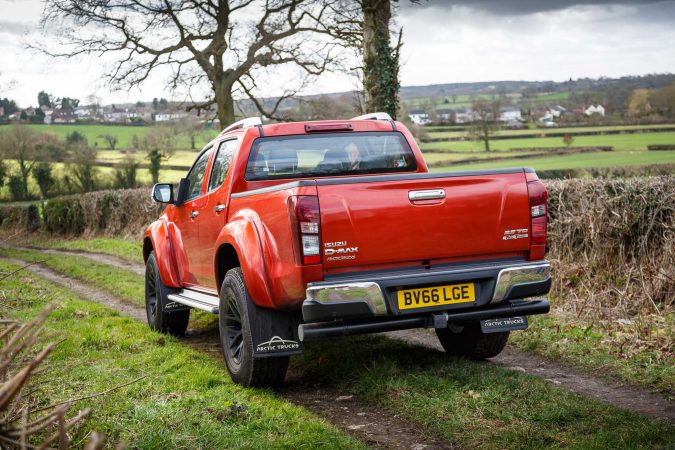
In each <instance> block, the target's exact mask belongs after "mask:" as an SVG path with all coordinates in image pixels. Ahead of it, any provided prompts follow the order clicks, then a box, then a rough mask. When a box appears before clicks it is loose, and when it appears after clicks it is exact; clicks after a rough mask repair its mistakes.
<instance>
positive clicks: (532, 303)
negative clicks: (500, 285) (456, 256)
mask: <svg viewBox="0 0 675 450" xmlns="http://www.w3.org/2000/svg"><path fill="white" fill-rule="evenodd" d="M549 309H550V304H549V302H548V300H545V299H538V300H529V301H518V302H510V301H506V302H503V303H502V304H500V305H496V306H489V307H487V308H480V309H474V310H467V311H461V312H455V313H453V314H447V316H445V315H444V317H443V319H444V320H443V323H444V325H443V327H445V326H447V325H448V324H456V325H462V324H465V323H468V322H474V321H477V320H486V319H499V318H506V317H516V316H530V315H534V314H545V313H547V312H548V311H549ZM437 315H438V314H425V315H421V316H416V317H401V318H395V319H392V318H389V319H375V320H367V321H354V322H351V323H349V322H347V323H345V322H323V323H316V324H303V325H300V327H299V328H298V337H299V338H300V340H301V341H310V340H314V339H320V338H326V337H334V336H348V335H352V334H365V333H381V332H385V331H395V330H406V329H410V328H424V327H437V323H436V320H435V316H437ZM445 319H447V322H446V320H445Z"/></svg>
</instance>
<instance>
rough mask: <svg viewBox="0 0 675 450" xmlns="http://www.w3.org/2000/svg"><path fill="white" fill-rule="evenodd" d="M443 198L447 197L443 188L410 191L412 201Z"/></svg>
mask: <svg viewBox="0 0 675 450" xmlns="http://www.w3.org/2000/svg"><path fill="white" fill-rule="evenodd" d="M441 198H445V191H444V190H443V189H428V190H426V191H410V192H408V199H409V200H410V201H411V202H414V201H416V200H438V199H441Z"/></svg>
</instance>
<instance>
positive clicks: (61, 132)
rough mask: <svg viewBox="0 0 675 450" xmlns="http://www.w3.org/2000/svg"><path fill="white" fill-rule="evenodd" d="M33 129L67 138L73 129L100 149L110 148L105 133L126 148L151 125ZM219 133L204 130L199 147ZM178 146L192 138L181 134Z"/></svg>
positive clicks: (79, 125)
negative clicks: (134, 137) (103, 137)
mask: <svg viewBox="0 0 675 450" xmlns="http://www.w3.org/2000/svg"><path fill="white" fill-rule="evenodd" d="M28 126H29V127H30V128H31V129H33V130H35V131H37V132H39V133H53V134H56V135H57V136H59V137H60V138H65V137H66V136H67V135H68V134H70V133H72V132H73V131H77V132H79V133H82V134H84V135H85V136H86V138H87V141H88V142H89V144H90V145H96V147H98V148H100V149H106V148H108V144H107V143H106V142H105V141H104V140H103V139H102V138H101V136H102V135H104V134H111V135H113V136H115V137H117V139H118V142H117V148H119V149H126V148H131V147H132V144H131V141H132V139H133V136H134V135H136V136H138V137H139V138H142V137H143V136H145V134H146V133H147V132H148V130H149V129H150V127H147V126H131V125H129V126H127V125H98V124H97V125H83V124H73V125H28ZM8 129H9V126H0V133H2V132H3V131H5V130H8ZM216 134H217V132H216V131H214V130H204V131H203V132H202V133H200V134H199V136H198V137H197V139H196V146H197V148H201V147H203V146H204V145H206V144H207V143H208V142H209V140H211V139H212V138H213V137H214V136H215V135H216ZM176 148H182V149H189V148H190V139H189V137H188V136H187V135H185V134H181V135H179V136H178V138H177V141H176Z"/></svg>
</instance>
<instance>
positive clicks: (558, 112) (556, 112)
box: [546, 105, 567, 118]
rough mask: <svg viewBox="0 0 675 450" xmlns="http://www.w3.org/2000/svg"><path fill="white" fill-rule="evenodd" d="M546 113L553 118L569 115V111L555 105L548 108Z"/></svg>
mask: <svg viewBox="0 0 675 450" xmlns="http://www.w3.org/2000/svg"><path fill="white" fill-rule="evenodd" d="M546 112H547V113H549V114H551V115H552V116H553V117H555V118H558V117H561V116H564V115H565V114H567V109H565V108H563V107H562V106H560V105H555V106H551V107H550V108H548V109H547V111H546Z"/></svg>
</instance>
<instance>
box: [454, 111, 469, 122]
mask: <svg viewBox="0 0 675 450" xmlns="http://www.w3.org/2000/svg"><path fill="white" fill-rule="evenodd" d="M469 122H473V111H472V110H470V109H458V110H457V111H456V112H455V123H469Z"/></svg>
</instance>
